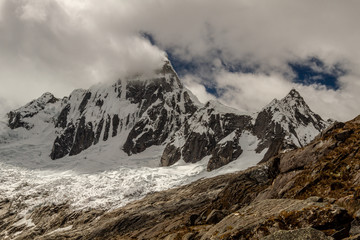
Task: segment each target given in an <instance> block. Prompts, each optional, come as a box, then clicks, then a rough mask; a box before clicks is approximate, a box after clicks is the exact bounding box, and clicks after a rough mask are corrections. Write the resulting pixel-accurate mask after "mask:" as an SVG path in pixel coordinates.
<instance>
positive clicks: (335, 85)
mask: <svg viewBox="0 0 360 240" xmlns="http://www.w3.org/2000/svg"><path fill="white" fill-rule="evenodd" d="M289 66H290V68H291V69H292V71H293V72H294V73H295V75H296V77H295V78H294V79H293V81H294V82H295V83H299V84H303V85H312V84H318V85H323V86H326V87H327V88H328V89H334V90H338V89H339V88H340V85H339V77H341V76H344V75H345V74H346V71H345V70H344V68H342V67H341V65H340V64H337V65H334V66H331V67H329V66H326V65H325V64H324V62H323V61H321V60H320V59H318V58H315V57H313V58H309V59H308V60H305V61H302V62H297V63H289Z"/></svg>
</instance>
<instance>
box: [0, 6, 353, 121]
mask: <svg viewBox="0 0 360 240" xmlns="http://www.w3.org/2000/svg"><path fill="white" fill-rule="evenodd" d="M359 9H360V1H356V0H353V1H352V0H347V1H332V0H317V1H316V0H302V1H291V0H262V1H258V0H222V1H219V0H102V1H98V0H36V1H35V0H0V84H1V87H0V108H1V110H0V112H1V111H7V110H8V109H10V108H13V107H18V106H20V105H23V104H25V103H27V102H29V101H30V100H32V99H34V98H37V97H39V96H40V95H41V94H42V93H43V92H46V91H49V92H52V93H53V94H55V96H57V97H63V96H66V95H69V94H70V93H71V91H72V90H73V89H75V88H88V87H89V86H91V85H93V84H95V83H98V82H104V81H115V80H116V79H118V78H119V77H122V76H124V75H127V74H131V73H134V72H140V71H144V72H146V71H149V70H151V69H154V68H157V67H158V66H160V65H161V63H162V61H163V59H164V57H165V56H169V58H170V59H171V60H173V61H174V66H175V68H176V70H177V71H178V72H179V73H180V76H181V78H182V80H183V82H184V84H185V85H186V86H187V87H188V88H189V89H190V90H192V91H193V92H194V94H195V95H196V96H198V98H199V99H200V100H201V101H206V100H209V99H214V98H218V99H219V100H220V101H221V102H223V103H224V104H227V105H230V106H232V107H236V108H238V109H240V110H244V111H250V112H252V111H257V110H259V109H260V108H261V107H263V106H264V105H265V104H267V103H268V102H270V101H271V100H272V99H273V98H282V97H284V96H285V95H286V94H287V93H288V92H289V91H290V90H291V88H296V89H297V90H298V91H299V92H300V93H301V95H302V96H303V97H304V98H305V100H306V101H307V103H308V104H309V105H310V107H311V108H312V109H313V110H314V111H315V112H317V113H319V114H320V115H321V116H323V117H324V118H329V117H331V118H334V119H338V120H349V119H351V118H353V117H355V116H357V115H358V114H360V104H359V103H360V80H359V79H360V47H359V43H360V31H359V30H358V24H359V22H360V17H359V16H360V15H359V14H358V11H359ZM314 59H315V60H314Z"/></svg>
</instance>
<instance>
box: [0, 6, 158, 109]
mask: <svg viewBox="0 0 360 240" xmlns="http://www.w3.org/2000/svg"><path fill="white" fill-rule="evenodd" d="M74 2H75V1H74ZM93 4H95V2H93V3H92V4H88V5H76V4H75V5H73V4H71V2H70V1H64V2H62V1H50V0H44V1H29V0H11V1H10V0H5V1H3V3H2V5H1V21H0V51H1V56H0V81H1V82H0V83H1V85H2V86H5V87H2V88H0V96H2V97H4V98H9V99H15V100H16V101H18V103H19V104H24V103H25V102H28V101H30V100H31V99H33V98H36V97H38V96H40V95H41V94H42V93H43V92H45V91H50V92H53V93H54V94H55V95H57V96H60V97H62V96H64V95H68V94H69V93H70V92H71V91H72V90H73V89H74V88H88V87H89V86H90V85H92V84H95V83H97V82H101V81H115V80H116V79H118V78H120V77H123V76H125V75H129V74H134V73H138V72H148V71H150V70H153V69H156V68H159V67H161V64H162V63H163V62H162V61H163V59H164V56H165V53H164V51H162V50H160V49H159V48H157V47H156V46H153V45H151V44H150V43H149V41H148V40H147V39H145V38H143V37H141V36H140V34H139V33H138V32H136V31H135V32H131V31H129V30H128V29H126V28H122V27H121V25H120V26H118V25H116V24H115V25H114V24H113V25H110V26H108V25H106V24H108V22H107V18H108V16H106V13H101V15H99V14H98V13H97V11H95V10H94V7H95V6H94V5H93ZM114 14H115V13H114ZM109 17H111V16H109ZM123 25H125V23H123Z"/></svg>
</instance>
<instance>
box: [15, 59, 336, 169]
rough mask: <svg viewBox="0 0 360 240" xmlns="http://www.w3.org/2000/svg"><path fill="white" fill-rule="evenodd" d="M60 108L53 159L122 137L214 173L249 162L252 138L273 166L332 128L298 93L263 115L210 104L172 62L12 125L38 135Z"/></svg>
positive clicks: (26, 114)
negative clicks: (38, 121) (37, 122)
mask: <svg viewBox="0 0 360 240" xmlns="http://www.w3.org/2000/svg"><path fill="white" fill-rule="evenodd" d="M55 102H57V104H58V105H59V106H60V110H58V111H57V112H56V113H55V114H53V116H51V117H52V119H53V120H52V121H53V123H52V124H54V127H55V130H56V132H57V136H56V138H55V139H54V144H53V147H52V151H51V154H50V157H51V159H58V158H62V157H64V156H67V155H70V156H71V155H76V154H79V153H81V152H82V151H83V150H85V149H87V148H89V147H91V146H93V145H96V144H98V143H99V142H100V141H107V140H109V139H111V138H116V139H117V141H118V142H119V146H121V147H122V149H123V150H124V151H125V152H126V153H127V154H128V155H132V154H137V153H140V152H143V151H144V150H146V149H147V148H149V147H151V146H154V145H163V144H164V145H165V146H164V151H163V155H162V157H161V160H160V162H161V165H162V166H169V165H172V164H174V163H175V162H177V161H179V160H183V161H185V162H192V163H194V162H198V161H200V160H202V159H203V158H204V157H206V156H209V162H208V167H207V169H208V170H209V171H210V170H214V169H217V168H219V167H221V166H223V165H226V164H228V163H229V162H232V161H234V160H236V159H237V158H238V157H239V156H241V154H242V153H243V151H244V149H247V148H248V146H247V144H248V143H247V142H246V141H244V139H245V138H249V136H250V137H252V138H254V141H252V142H256V143H255V144H256V148H255V151H256V153H257V154H258V156H259V157H260V159H259V160H261V159H262V161H267V160H268V159H269V158H270V157H272V156H273V155H275V154H277V153H278V152H280V151H283V150H287V149H294V148H297V147H302V146H304V145H305V144H307V143H309V142H310V141H311V140H312V139H313V138H314V137H315V136H316V135H317V134H318V133H319V132H320V131H321V130H323V129H324V128H325V127H326V126H328V124H329V123H327V122H325V121H323V120H322V119H321V117H320V116H319V115H317V114H315V113H313V112H312V111H311V110H310V108H309V107H308V105H307V104H306V103H305V101H304V99H303V98H302V97H301V96H300V94H299V93H298V92H297V91H296V90H294V89H293V90H291V91H290V93H289V94H288V95H287V96H286V97H285V98H283V99H281V100H276V99H275V100H273V101H272V102H271V103H270V104H269V105H267V106H266V107H265V108H263V109H262V110H261V111H260V112H259V113H258V114H256V115H247V114H244V113H240V112H239V111H237V110H235V109H231V108H229V107H225V106H223V105H222V104H220V103H218V102H216V101H211V102H208V103H206V104H205V105H202V104H200V103H199V102H198V100H197V99H196V97H194V96H193V95H192V94H191V93H190V92H189V91H188V90H186V89H185V88H184V87H183V85H182V84H181V82H180V80H179V78H178V76H177V74H176V72H175V71H174V69H173V68H172V66H171V64H170V62H168V61H167V62H165V64H164V66H163V67H162V69H159V70H157V71H156V72H155V73H154V74H153V75H152V76H135V77H132V78H131V79H122V80H118V81H117V82H115V83H114V84H111V85H98V86H94V87H92V88H90V89H89V90H82V89H79V90H75V91H73V92H72V93H71V94H70V96H69V97H65V98H64V99H62V100H61V101H58V99H56V98H55V97H54V96H52V95H51V94H48V93H47V94H44V95H43V96H42V97H40V98H39V99H37V100H35V101H33V102H31V103H29V104H27V105H26V106H24V107H22V108H20V109H18V110H16V111H13V112H10V113H9V126H10V127H11V128H18V127H25V128H27V129H31V128H32V126H33V123H31V121H29V119H31V118H32V117H33V116H35V115H36V114H39V113H43V112H44V111H45V110H46V109H45V108H46V106H48V105H51V104H53V103H55ZM29 109H30V110H29ZM254 116H255V117H254ZM244 142H245V143H244Z"/></svg>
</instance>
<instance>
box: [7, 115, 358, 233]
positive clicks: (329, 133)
mask: <svg viewBox="0 0 360 240" xmlns="http://www.w3.org/2000/svg"><path fill="white" fill-rule="evenodd" d="M345 133H346V134H345ZM339 136H341V137H340V138H339ZM359 143H360V116H359V117H358V118H356V119H354V120H352V121H350V122H347V123H345V124H341V123H335V124H334V125H333V126H332V127H330V128H329V129H327V130H326V131H325V132H323V133H322V135H320V136H319V137H318V138H317V139H315V141H313V142H312V143H311V144H310V145H307V146H305V147H303V148H301V149H296V150H293V151H290V152H286V153H283V154H280V155H279V156H277V157H274V158H271V159H270V160H269V161H267V162H266V163H263V164H259V165H258V166H256V167H253V168H250V169H247V170H245V171H241V172H238V173H233V174H227V175H223V176H218V177H215V178H211V179H203V180H199V181H196V182H194V183H191V184H189V185H186V186H181V187H178V188H175V189H170V190H167V191H163V192H157V193H153V194H149V195H148V196H146V197H145V198H143V199H142V200H139V201H135V202H132V203H130V204H128V205H127V206H125V207H123V208H120V209H115V210H112V211H108V212H106V213H105V212H102V211H98V210H88V211H78V212H77V211H73V210H71V209H70V208H68V206H66V205H59V206H49V207H48V206H39V207H38V208H36V209H34V211H33V213H32V214H31V218H32V222H33V223H34V225H35V226H32V227H29V226H26V225H21V226H17V225H16V224H15V223H16V222H17V221H18V219H16V215H17V214H19V213H20V212H21V206H11V204H10V203H9V202H6V201H3V202H0V229H1V232H0V237H3V236H4V234H5V232H6V233H7V234H10V235H9V236H13V234H15V233H16V232H17V231H18V230H19V228H21V229H22V232H21V234H18V235H17V237H18V239H30V238H32V239H34V238H36V239H287V237H288V238H289V239H292V238H290V237H303V238H306V237H313V238H314V237H316V238H317V239H344V238H348V239H356V236H357V235H358V234H359V233H360V230H359V229H360V227H359V226H360V224H359V222H360V220H359V219H360V217H359V215H360V214H359V210H360V197H359V196H360V194H359V192H360V191H359V184H360V181H359V179H360V177H359V173H358V170H359V166H360V156H359V154H360V153H359ZM224 144H225V145H227V142H225V143H224ZM69 226H71V228H69ZM59 227H60V228H62V230H61V231H54V230H56V229H58V228H59ZM67 227H68V228H67ZM1 234H2V235H1ZM294 239H297V238H294ZM310 239H311V238H310Z"/></svg>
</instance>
